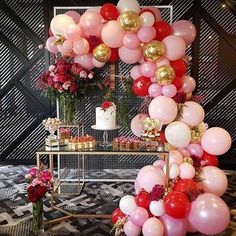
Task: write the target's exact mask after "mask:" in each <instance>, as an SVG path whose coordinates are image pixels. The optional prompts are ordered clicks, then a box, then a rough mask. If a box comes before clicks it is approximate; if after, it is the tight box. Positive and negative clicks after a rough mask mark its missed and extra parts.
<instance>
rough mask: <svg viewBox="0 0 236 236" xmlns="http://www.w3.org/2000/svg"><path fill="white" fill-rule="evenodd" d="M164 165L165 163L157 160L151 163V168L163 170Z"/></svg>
mask: <svg viewBox="0 0 236 236" xmlns="http://www.w3.org/2000/svg"><path fill="white" fill-rule="evenodd" d="M165 164H166V162H165V161H164V160H157V161H155V162H154V163H153V166H155V167H157V168H160V169H163V168H164V166H165Z"/></svg>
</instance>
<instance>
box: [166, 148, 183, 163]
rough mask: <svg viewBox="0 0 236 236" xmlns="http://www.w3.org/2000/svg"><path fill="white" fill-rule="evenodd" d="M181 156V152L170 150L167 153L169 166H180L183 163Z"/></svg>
mask: <svg viewBox="0 0 236 236" xmlns="http://www.w3.org/2000/svg"><path fill="white" fill-rule="evenodd" d="M183 160H184V159H183V156H182V154H181V152H179V151H177V150H171V151H170V152H169V164H170V165H171V164H173V163H175V164H177V165H180V164H181V163H182V162H183Z"/></svg>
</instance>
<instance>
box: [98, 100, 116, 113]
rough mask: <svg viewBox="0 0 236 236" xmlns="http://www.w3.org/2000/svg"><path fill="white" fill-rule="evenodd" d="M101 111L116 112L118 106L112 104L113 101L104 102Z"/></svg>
mask: <svg viewBox="0 0 236 236" xmlns="http://www.w3.org/2000/svg"><path fill="white" fill-rule="evenodd" d="M100 107H101V109H102V110H104V111H106V110H108V109H110V110H112V111H115V110H116V105H115V104H114V103H113V102H111V101H104V102H103V103H102V104H101V106H100Z"/></svg>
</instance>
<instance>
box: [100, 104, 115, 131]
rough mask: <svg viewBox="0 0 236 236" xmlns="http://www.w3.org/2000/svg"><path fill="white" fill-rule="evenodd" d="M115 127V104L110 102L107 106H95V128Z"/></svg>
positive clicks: (106, 128)
mask: <svg viewBox="0 0 236 236" xmlns="http://www.w3.org/2000/svg"><path fill="white" fill-rule="evenodd" d="M115 127H116V106H115V104H114V103H110V106H109V107H108V108H103V107H102V106H101V107H96V129H102V130H108V129H115Z"/></svg>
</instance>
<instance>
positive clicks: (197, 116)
mask: <svg viewBox="0 0 236 236" xmlns="http://www.w3.org/2000/svg"><path fill="white" fill-rule="evenodd" d="M204 118H205V111H204V109H203V108H202V106H201V105H200V104H198V103H196V102H192V101H188V102H185V103H184V107H183V110H182V113H181V118H180V120H181V121H183V122H184V123H186V124H187V125H188V126H190V127H193V126H197V125H199V124H201V123H202V122H203V120H204Z"/></svg>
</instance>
